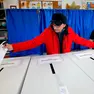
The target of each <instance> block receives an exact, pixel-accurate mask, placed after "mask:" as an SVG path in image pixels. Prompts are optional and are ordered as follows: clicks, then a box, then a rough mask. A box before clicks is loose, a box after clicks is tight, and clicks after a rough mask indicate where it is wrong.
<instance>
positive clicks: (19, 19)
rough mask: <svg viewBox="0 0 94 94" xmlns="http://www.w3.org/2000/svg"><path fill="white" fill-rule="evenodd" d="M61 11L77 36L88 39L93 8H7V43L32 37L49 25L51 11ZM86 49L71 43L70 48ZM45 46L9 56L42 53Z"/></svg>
mask: <svg viewBox="0 0 94 94" xmlns="http://www.w3.org/2000/svg"><path fill="white" fill-rule="evenodd" d="M57 12H59V13H63V14H64V15H65V16H66V17H67V19H68V21H67V23H68V25H69V26H71V27H72V28H73V30H74V32H76V33H77V34H78V35H79V36H81V37H83V38H86V39H89V36H90V34H91V31H92V30H93V29H94V19H93V18H94V11H93V10H66V9H65V10H64V9H40V10H39V9H38V10H37V9H7V10H6V18H7V28H8V41H9V43H17V42H22V41H26V40H30V39H33V38H34V37H36V36H38V35H39V34H40V33H41V32H43V30H44V29H45V28H47V27H48V26H49V25H50V20H51V18H52V15H53V13H57ZM76 49H79V50H80V49H86V47H83V46H80V45H77V44H75V43H73V45H72V50H76ZM45 51H46V50H45V46H44V45H41V46H39V47H37V48H34V49H32V50H28V51H22V52H17V53H12V52H11V56H22V55H30V54H43V52H45Z"/></svg>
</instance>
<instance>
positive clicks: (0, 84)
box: [0, 57, 30, 94]
mask: <svg viewBox="0 0 94 94" xmlns="http://www.w3.org/2000/svg"><path fill="white" fill-rule="evenodd" d="M29 61H30V57H17V58H7V59H4V60H3V63H2V65H1V66H0V68H2V67H4V69H3V70H2V71H1V72H0V94H18V93H19V91H20V88H21V85H22V82H23V78H24V76H25V72H26V69H27V66H28V63H29ZM7 63H8V64H7ZM14 63H15V64H14Z"/></svg>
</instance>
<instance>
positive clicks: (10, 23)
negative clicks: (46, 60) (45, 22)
mask: <svg viewBox="0 0 94 94" xmlns="http://www.w3.org/2000/svg"><path fill="white" fill-rule="evenodd" d="M6 15H7V28H8V42H9V43H18V42H23V41H26V40H30V39H33V38H34V37H36V36H38V35H39V34H40V29H39V25H40V23H39V15H38V13H37V11H36V10H29V9H28V10H25V9H19V10H18V9H11V10H10V9H7V10H6ZM30 54H41V48H40V47H37V48H34V49H32V50H27V51H21V52H17V53H12V52H11V53H10V56H24V55H30Z"/></svg>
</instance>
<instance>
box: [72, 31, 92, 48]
mask: <svg viewBox="0 0 94 94" xmlns="http://www.w3.org/2000/svg"><path fill="white" fill-rule="evenodd" d="M72 34H73V41H74V42H75V43H77V44H80V45H82V46H86V47H89V48H94V42H92V41H90V40H87V39H85V38H82V37H80V36H79V35H78V34H76V33H75V32H74V31H73V30H72Z"/></svg>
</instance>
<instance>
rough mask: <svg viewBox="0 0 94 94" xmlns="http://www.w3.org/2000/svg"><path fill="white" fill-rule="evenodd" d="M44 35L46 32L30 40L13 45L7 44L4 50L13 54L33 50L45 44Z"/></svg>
mask: <svg viewBox="0 0 94 94" xmlns="http://www.w3.org/2000/svg"><path fill="white" fill-rule="evenodd" d="M45 35H46V30H45V31H44V32H42V33H41V34H40V35H39V36H37V37H35V38H34V39H32V40H28V41H24V42H19V43H14V44H7V45H6V48H8V49H9V50H13V52H18V51H24V50H29V49H32V48H35V47H37V46H39V45H41V44H42V43H45V39H46V38H45Z"/></svg>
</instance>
